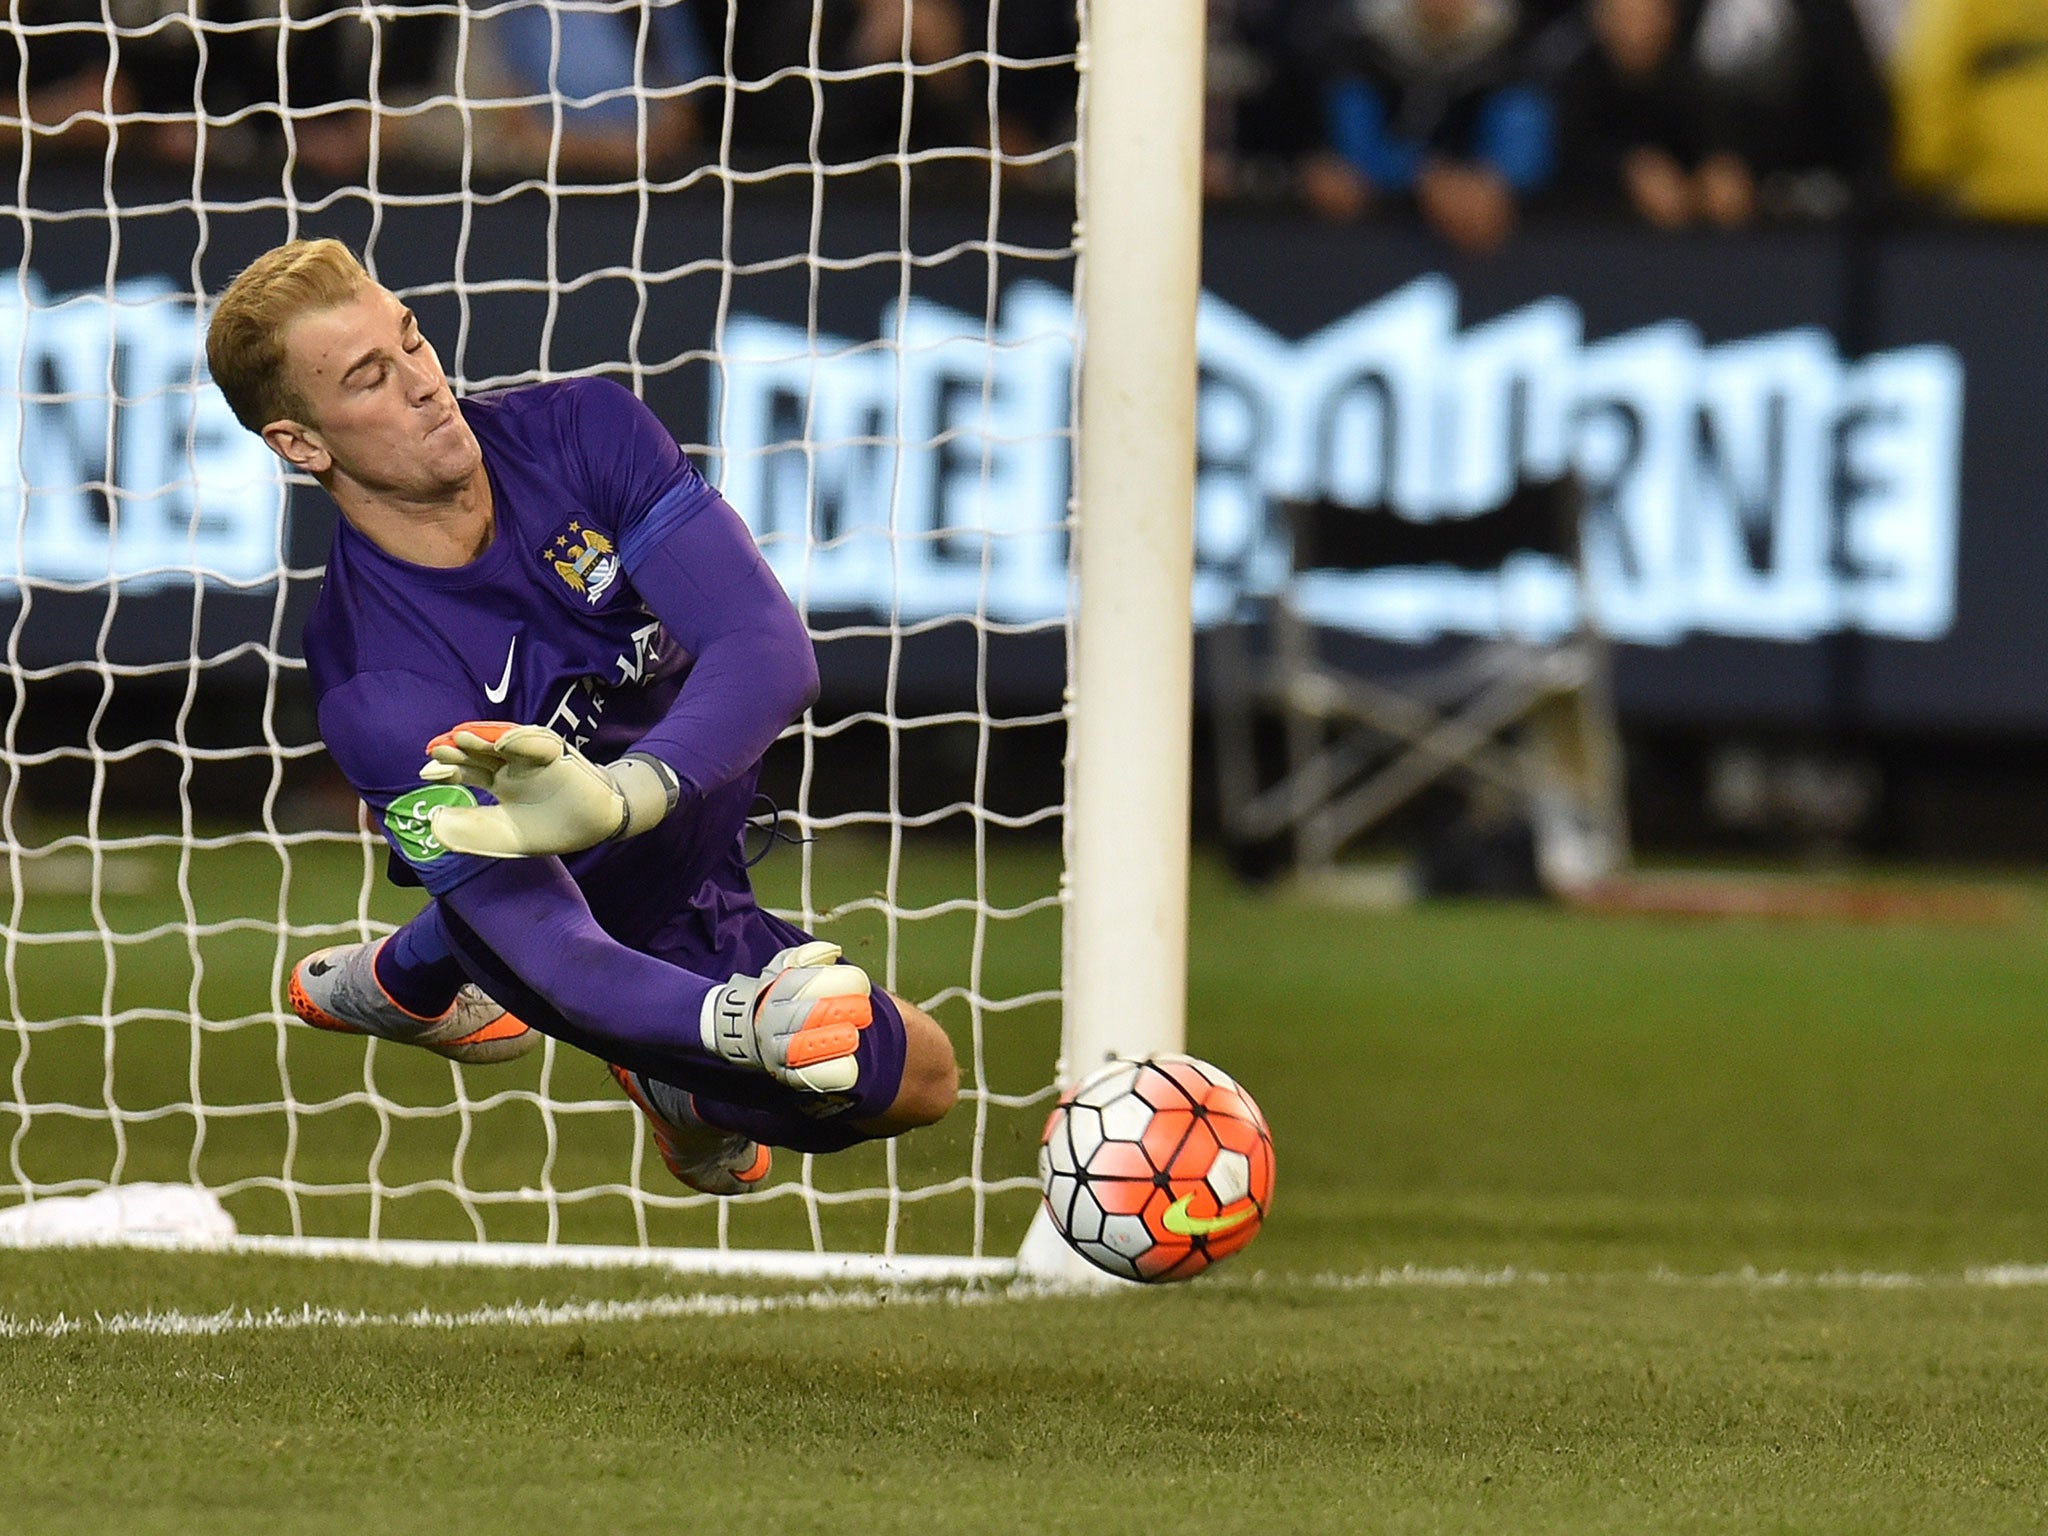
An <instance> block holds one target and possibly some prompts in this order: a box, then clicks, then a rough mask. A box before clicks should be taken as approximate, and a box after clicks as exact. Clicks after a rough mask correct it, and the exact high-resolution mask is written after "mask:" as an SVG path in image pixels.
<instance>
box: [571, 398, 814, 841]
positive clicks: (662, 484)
mask: <svg viewBox="0 0 2048 1536" xmlns="http://www.w3.org/2000/svg"><path fill="white" fill-rule="evenodd" d="M576 406H577V411H576V436H577V447H578V453H579V456H580V459H581V462H582V465H583V469H582V473H583V475H584V477H585V479H586V481H587V482H588V488H589V491H590V494H591V496H592V499H593V502H594V504H595V505H596V506H598V507H600V508H603V509H604V510H606V511H608V512H609V513H610V514H611V515H612V517H613V518H614V526H615V527H616V528H617V529H618V532H619V559H620V561H621V562H622V563H623V564H624V565H625V568H626V573H627V575H628V577H629V578H630V579H631V581H632V583H633V589H634V591H636V592H637V593H639V595H640V599H641V601H643V602H644V603H646V605H647V607H648V609H649V610H650V611H651V612H652V613H653V614H654V616H655V617H656V618H657V619H659V620H661V624H662V627H663V628H664V629H666V630H667V631H668V633H669V636H670V637H671V638H672V639H673V640H675V642H676V643H677V644H679V645H680V646H681V647H682V648H683V649H684V650H685V651H687V652H688V653H689V654H690V656H691V657H692V658H693V664H692V666H691V668H690V675H689V676H688V678H686V679H685V680H684V683H683V686H682V690H681V692H680V693H679V694H678V695H677V697H676V701H675V703H674V704H673V705H671V706H670V708H669V711H668V714H667V715H666V716H664V717H663V719H662V720H661V721H660V722H659V723H658V724H656V725H655V726H654V727H653V729H651V730H649V731H648V732H647V733H646V734H645V735H644V736H642V737H641V738H640V740H639V741H637V742H636V743H634V746H633V750H634V751H636V752H645V753H647V754H649V755H650V756H653V757H657V758H659V759H661V761H663V762H664V763H666V764H668V766H669V767H670V768H672V769H674V770H675V773H676V777H677V778H678V779H680V780H681V781H682V785H683V799H684V801H685V802H686V803H692V802H694V801H696V800H698V799H700V798H702V797H703V796H704V795H707V794H710V793H711V792H713V791H714V790H717V789H720V788H723V787H724V786H725V785H727V784H729V783H731V782H732V781H733V780H734V779H736V778H738V777H739V776H740V775H741V774H742V773H744V772H746V771H747V769H749V768H751V767H752V766H753V765H754V764H755V763H756V762H757V761H759V759H760V757H761V754H762V753H764V752H766V751H767V750H768V748H769V747H770V746H771V745H772V744H773V743H774V741H775V738H776V737H777V736H779V735H781V734H782V730H783V727H785V726H787V725H788V724H789V723H790V721H792V720H794V719H795V718H796V717H797V716H798V715H800V714H802V713H803V712H804V710H805V709H806V708H807V707H809V705H810V703H811V701H812V700H813V699H815V698H816V697H817V693H818V660H817V656H816V654H815V652H813V650H812V649H811V637H810V635H809V634H808V633H807V632H806V631H805V629H804V623H803V620H802V619H801V618H800V617H799V616H798V615H797V611H796V609H795V607H794V606H793V605H792V604H791V603H790V601H789V598H788V597H787V595H785V594H784V592H783V590H782V587H781V585H780V583H778V582H777V581H776V579H775V576H774V573H773V572H771V571H770V570H769V569H768V563H767V561H765V560H763V559H762V558H761V552H760V551H759V550H758V549H756V548H755V547H754V540H753V536H752V535H751V534H750V533H748V532H747V527H746V524H745V523H743V522H741V521H740V517H739V514H738V513H736V512H734V511H733V509H732V508H731V507H729V506H728V505H726V502H725V498H724V497H722V496H720V495H719V494H718V492H717V491H716V490H714V489H713V488H712V487H711V485H710V484H709V483H708V482H707V481H706V480H705V479H704V477H703V476H702V475H701V474H699V473H698V472H697V467H696V466H695V465H694V464H692V463H691V462H690V461H689V459H688V457H687V456H685V455H684V453H683V451H682V449H680V448H678V447H677V446H676V442H675V439H674V438H673V437H671V436H670V435H669V433H668V430H667V428H665V427H663V426H662V424H661V422H660V420H659V418H657V417H656V416H655V415H654V413H653V412H652V411H650V410H648V408H647V407H646V405H645V404H643V403H642V402H641V401H640V400H639V399H638V398H637V397H636V396H634V395H633V394H632V393H631V392H630V391H629V390H626V389H623V388H621V387H620V386H618V385H616V384H611V383H607V382H605V381H602V380H591V381H588V382H587V383H585V384H583V385H582V386H581V387H580V390H579V393H578V395H577V399H576Z"/></svg>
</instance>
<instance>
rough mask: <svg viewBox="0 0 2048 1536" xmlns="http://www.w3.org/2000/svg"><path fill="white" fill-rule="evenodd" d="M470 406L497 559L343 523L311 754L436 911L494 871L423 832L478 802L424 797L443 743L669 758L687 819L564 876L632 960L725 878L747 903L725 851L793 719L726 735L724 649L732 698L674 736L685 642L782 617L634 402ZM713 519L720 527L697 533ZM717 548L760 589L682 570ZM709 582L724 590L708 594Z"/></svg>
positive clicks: (325, 593) (595, 392) (589, 396)
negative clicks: (418, 561)
mask: <svg viewBox="0 0 2048 1536" xmlns="http://www.w3.org/2000/svg"><path fill="white" fill-rule="evenodd" d="M460 406H461V410H462V413H463V415H464V417H465V418H466V419H467V420H468V422H469V425H470V427H471V429H472V430H473V431H474V432H475V434H476V438H477V442H478V443H479V445H480V446H481V448H482V451H483V462H484V466H485V469H486V470H487V471H488V473H489V476H490V485H491V495H492V502H493V506H494V509H495V521H496V526H495V532H494V536H493V538H492V541H491V544H490V546H489V547H488V548H487V549H486V550H485V551H484V552H483V553H482V554H481V555H479V556H478V557H477V558H476V559H475V560H474V561H472V562H470V563H469V564H467V565H463V566H457V567H453V568H436V567H429V566H421V565H414V564H411V563H410V562H408V561H404V560H400V559H397V558H395V557H394V556H392V555H389V554H387V553H385V552H384V551H383V550H381V549H379V548H378V547H377V546H376V545H375V544H373V543H372V542H371V541H370V540H369V539H368V538H366V537H365V536H364V535H363V534H361V533H359V532H357V531H356V529H354V528H353V527H352V526H350V524H349V523H348V522H347V520H346V519H344V520H342V522H341V523H340V526H339V528H338V529H337V531H336V536H335V541H334V547H333V552H332V554H331V555H330V557H329V560H328V566H327V577H326V582H325V584H324V585H323V586H322V588H321V591H320V596H319V599H318V601H317V602H316V603H315V605H314V608H313V612H312V615H311V616H310V618H309V619H308V620H307V624H306V661H307V667H308V670H309V672H310V673H311V676H312V682H313V688H314V692H315V695H316V697H317V699H318V702H319V723H320V735H321V737H322V739H323V740H324V741H325V742H326V744H327V748H328V751H329V752H330V753H331V754H332V755H333V758H334V760H335V762H336V763H337V764H338V765H339V766H340V768H341V770H342V772H343V774H344V775H345V776H346V777H347V778H348V780H349V782H350V783H351V784H352V785H353V786H354V787H355V789H356V791H357V793H359V794H360V795H361V796H362V798H363V799H364V801H366V802H367V803H368V805H369V807H370V809H371V811H372V813H373V814H374V815H375V818H376V820H377V823H378V825H379V826H380V827H381V828H382V829H383V831H384V833H385V836H386V837H387V839H388V840H389V841H390V843H391V846H392V848H393V849H394V850H395V852H396V853H397V856H398V857H399V858H400V859H401V860H403V861H404V864H405V865H406V866H407V867H409V868H410V869H411V870H412V872H413V873H414V874H415V875H417V876H418V878H419V880H420V882H421V883H422V884H423V885H425V886H426V888H427V889H428V890H429V891H431V892H432V893H433V894H434V895H435V896H437V897H440V896H445V895H447V894H448V893H449V892H450V891H452V890H454V889H456V888H457V887H458V886H461V885H463V884H465V883H466V882H468V881H470V880H472V879H474V878H475V877H477V876H478V875H480V874H483V873H485V872H486V871H487V870H489V869H490V868H491V866H492V865H493V864H494V863H495V862H497V861H494V860H490V859H484V858H478V857H475V856H472V855H466V854H459V853H454V852H451V851H449V850H448V849H445V848H443V847H442V846H441V845H440V844H439V843H438V842H436V841H435V839H434V837H433V834H432V830H431V828H430V826H429V824H428V820H427V812H428V811H429V810H431V809H432V808H433V807H434V806H435V805H438V804H449V803H457V802H460V801H462V800H464V799H466V798H470V797H473V796H475V794H476V793H477V792H475V791H471V790H466V789H461V788H459V787H455V786H447V785H428V784H424V783H422V781H421V779H420V776H419V770H420V768H421V766H422V765H423V764H424V763H425V761H426V748H427V743H428V742H429V741H431V740H432V739H433V738H434V737H435V736H438V735H440V734H441V733H442V732H444V731H446V730H448V729H450V728H451V727H452V726H455V725H457V724H458V723H460V722H462V721H465V720H508V721H512V722H515V723H520V724H533V725H544V726H547V727H549V728H550V729H552V730H554V731H556V732H558V733H559V734H560V735H562V736H563V737H565V738H566V739H568V740H569V741H571V742H573V743H574V744H575V745H576V746H577V747H579V748H580V749H582V751H583V752H584V753H585V754H586V755H587V756H589V757H590V758H591V759H592V760H593V761H596V762H600V763H603V762H610V761H613V760H614V759H616V758H617V757H618V756H619V755H620V754H621V753H622V752H624V751H626V750H627V749H628V748H633V747H636V746H637V747H638V748H639V749H640V750H643V751H651V752H653V753H654V754H655V755H656V756H659V757H661V758H663V759H664V760H665V761H667V762H668V763H669V764H670V766H671V767H673V768H675V769H676V770H677V772H678V775H679V777H680V778H681V780H682V783H683V792H684V804H683V805H682V806H681V807H679V811H678V813H677V814H673V815H671V816H669V817H668V818H667V819H666V820H664V821H663V822H662V823H661V824H659V825H658V826H656V827H655V828H653V829H652V830H650V831H649V832H647V833H645V834H643V835H641V836H638V837H635V838H631V839H628V840H626V841H623V842H619V843H610V844H601V845H599V846H598V847H596V848H592V849H588V850H585V851H584V852H582V853H578V854H572V855H569V856H567V857H566V858H564V860H563V863H564V865H565V866H566V867H567V869H568V871H569V874H570V875H571V877H572V878H573V879H574V880H575V882H576V884H577V886H578V887H580V888H581V890H582V892H583V895H584V898H585V900H586V901H587V902H588V903H589V905H590V908H591V915H592V916H594V917H595V918H596V919H597V921H598V923H599V925H600V926H601V927H603V928H604V929H605V930H606V931H607V932H609V933H610V934H612V935H613V937H615V938H617V939H619V940H620V941H621V942H624V943H626V944H637V943H640V942H641V941H643V940H644V939H645V938H646V937H647V935H649V934H650V933H651V932H653V931H654V929H655V928H656V927H657V926H658V925H659V923H660V922H661V921H662V919H663V918H664V917H665V916H667V915H668V914H669V913H671V912H673V911H674V910H675V908H676V906H677V905H678V904H679V903H684V902H687V901H689V900H690V899H692V898H693V897H695V896H696V895H697V894H698V892H699V891H700V888H701V887H702V886H703V885H704V884H705V882H706V881H707V880H710V879H713V878H715V877H719V875H720V872H721V871H723V872H724V873H723V876H722V878H723V879H725V880H726V881H727V882H728V883H729V884H730V883H735V882H736V883H737V885H738V888H739V889H742V890H743V889H744V877H743V875H739V876H736V875H735V873H734V862H735V861H734V860H733V859H732V858H731V853H732V849H733V847H734V845H735V843H736V842H737V840H738V839H739V838H740V836H741V834H742V830H743V826H744V821H745V817H746V813H747V810H748V808H749V806H750V804H751V802H752V799H753V787H754V778H755V772H756V769H757V767H758V759H759V755H760V752H761V750H762V749H763V748H765V746H766V745H767V743H768V742H770V741H772V740H773V739H774V737H775V735H776V734H777V733H778V732H779V731H780V730H781V729H782V727H783V726H784V725H786V724H787V723H788V720H789V718H790V714H789V713H788V712H787V711H786V708H785V707H784V706H781V705H780V704H778V705H776V706H771V707H774V708H776V709H777V711H778V717H777V718H770V719H756V720H747V721H744V722H742V727H743V728H735V727H734V726H733V724H732V722H731V720H730V719H729V718H726V717H728V716H730V715H731V714H732V712H733V711H734V710H738V711H740V712H741V713H742V714H745V713H746V712H747V710H748V702H747V701H748V697H749V692H750V690H749V682H750V679H749V676H748V668H749V665H750V663H749V661H748V659H747V656H746V654H745V650H746V648H745V647H744V646H741V647H732V646H727V647H725V648H724V649H723V650H722V651H721V653H720V656H721V661H720V665H721V666H722V667H723V669H724V670H723V671H722V672H721V674H720V678H719V679H712V678H710V677H708V676H707V677H706V678H705V679H704V683H705V691H707V692H708V693H709V694H710V695H711V696H712V704H711V706H710V709H709V713H708V714H707V717H706V719H705V720H703V721H700V722H698V725H699V727H700V728H699V729H697V730H696V731H694V732H693V731H692V730H691V722H690V721H689V720H688V719H687V718H684V719H682V720H680V721H677V720H675V719H673V718H671V716H672V711H674V710H675V706H676V704H677V699H678V695H679V694H680V693H681V692H682V689H683V685H684V681H685V678H686V676H687V675H688V674H689V673H690V671H691V668H692V664H693V662H694V661H695V660H696V657H694V656H693V655H692V654H691V648H690V647H689V646H688V645H687V644H686V643H684V641H683V640H682V639H679V638H678V632H679V631H680V632H681V634H682V635H683V636H684V637H692V631H694V630H696V629H698V628H700V627H704V626H709V627H710V628H707V633H709V632H710V629H715V627H716V624H717V623H721V622H725V621H727V620H729V619H730V618H731V617H732V615H731V614H730V613H729V612H727V611H726V610H730V609H732V608H734V607H736V606H737V607H740V608H744V607H745V605H746V604H747V603H749V602H755V603H757V604H759V603H773V602H776V601H779V602H780V603H781V605H782V606H783V607H784V608H786V607H787V600H786V599H783V598H782V597H781V593H780V590H779V588H775V587H774V580H773V577H772V576H769V575H768V573H767V570H766V567H765V565H762V564H761V563H760V560H759V556H758V554H756V553H755V552H754V551H753V547H752V544H751V542H750V541H748V540H747V539H746V536H745V532H744V529H743V528H741V527H740V526H739V523H738V519H737V517H736V515H735V514H734V513H733V512H732V510H731V509H730V508H729V507H727V506H726V505H725V503H724V501H723V499H722V498H721V497H720V496H719V495H718V493H717V492H716V491H715V490H713V489H712V487H711V486H710V485H709V484H707V483H706V482H705V480H704V478H703V476H702V475H700V474H699V473H698V472H697V470H696V468H695V466H693V465H692V464H691V463H690V461H689V460H688V458H686V457H685V456H684V454H683V453H682V451H681V450H680V449H679V448H678V447H677V446H676V443H675V440H674V439H673V438H672V437H671V436H670V435H669V433H668V432H667V430H666V429H665V428H663V427H662V425H661V424H660V422H659V421H658V420H657V419H656V418H655V417H654V415H653V414H652V413H651V412H650V411H648V409H647V408H646V406H645V405H643V404H642V403H641V402H640V401H639V400H638V399H637V398H636V397H635V396H634V395H632V394H631V393H630V392H629V391H627V390H625V389H623V388H621V387H619V386H618V385H616V384H612V383H609V382H606V381H603V380H596V379H580V380H573V381H568V382H564V383H557V384H541V385H536V386H533V387H530V388H525V389H513V390H504V391H500V392H496V393H492V394H483V395H472V396H469V397H468V398H466V399H464V400H462V401H461V402H460ZM707 519H716V520H719V521H720V522H721V523H722V524H725V525H729V526H726V527H716V528H708V529H707V528H706V527H703V526H700V525H701V524H702V522H703V520H707ZM733 530H737V534H736V537H735V536H734V534H733ZM707 533H708V534H709V535H711V536H714V537H716V538H718V539H721V540H723V541H724V542H723V543H721V544H717V545H715V546H713V548H714V552H715V553H716V555H717V558H719V559H722V560H727V561H737V562H738V563H740V564H742V565H744V564H745V563H747V562H751V563H752V564H753V566H754V567H756V569H755V570H753V571H751V572H742V574H743V575H744V576H745V577H746V578H747V579H745V580H738V581H728V580H725V579H723V575H724V573H723V572H719V573H711V572H706V571H705V570H704V569H703V568H702V567H703V566H704V564H705V563H706V562H705V560H704V559H703V557H701V556H700V557H698V558H697V559H696V561H695V562H694V565H695V568H694V569H693V568H692V562H691V561H690V560H689V559H688V558H687V557H685V558H678V556H677V553H676V551H677V549H678V548H683V549H686V550H695V549H697V548H699V546H700V544H701V541H702V539H703V538H704V537H705V536H706V535H707ZM690 539H694V540H697V541H699V543H696V544H692V543H686V542H684V541H686V540H690ZM728 546H733V547H734V548H735V550H736V551H737V552H736V553H730V554H729V553H727V547H728ZM649 574H652V575H655V576H656V577H657V578H658V580H657V582H656V583H655V585H657V586H658V587H659V589H660V590H659V592H658V593H657V594H656V595H655V596H654V598H653V599H652V600H651V601H650V599H649V598H648V597H645V596H643V594H642V591H641V590H640V588H641V585H642V584H643V583H642V582H641V580H640V579H639V578H642V577H643V576H646V575H649ZM693 577H694V581H695V583H696V585H693ZM707 579H708V580H711V581H715V583H716V589H714V590H710V591H706V590H700V589H699V586H700V585H701V584H702V583H704V582H706V581H707ZM764 582H765V586H763V585H762V583H764ZM763 593H766V594H769V595H766V596H763V595H761V594H763ZM657 610H658V611H659V613H660V615H661V616H659V617H658V616H657ZM741 617H742V618H744V617H745V615H744V613H743V614H742V615H741ZM664 618H666V619H667V620H668V621H669V622H667V623H664V622H663V619H664ZM699 643H700V645H701V644H707V643H708V642H705V641H702V640H700V642H699ZM736 651H737V652H738V654H737V656H735V652H736ZM760 664H761V665H763V666H765V665H767V662H766V661H763V662H762V663H760ZM706 670H707V672H708V671H709V670H710V669H709V668H707V669H706ZM721 682H722V685H723V698H722V705H721V700H720V697H719V694H720V684H721ZM694 691H695V690H693V692H694ZM760 691H761V693H762V695H763V696H764V697H765V696H767V695H768V694H771V693H773V694H774V695H775V697H776V698H777V699H778V700H780V699H781V698H782V697H783V696H784V695H783V694H782V693H777V692H776V691H775V690H772V689H767V688H765V687H764V688H763V689H762V690H760ZM686 702H687V701H686ZM721 707H722V708H723V709H724V711H725V716H721V715H719V714H718V710H719V709H720V708H721ZM798 707H799V708H800V707H801V701H799V702H798ZM682 713H683V714H684V715H685V716H687V715H688V710H687V708H686V709H685V710H684V711H683V712H682ZM658 728H659V729H658ZM643 738H645V739H644V740H643ZM663 895H667V896H669V897H670V898H671V899H669V900H667V901H664V900H662V899H660V898H661V897H662V896H663Z"/></svg>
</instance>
